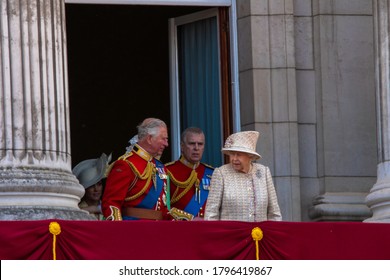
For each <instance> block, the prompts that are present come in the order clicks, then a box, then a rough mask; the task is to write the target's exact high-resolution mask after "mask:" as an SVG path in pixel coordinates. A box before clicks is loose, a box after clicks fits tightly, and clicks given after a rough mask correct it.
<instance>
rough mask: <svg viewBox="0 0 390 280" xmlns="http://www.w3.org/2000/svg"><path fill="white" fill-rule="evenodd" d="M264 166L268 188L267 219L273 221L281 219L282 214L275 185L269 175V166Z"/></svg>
mask: <svg viewBox="0 0 390 280" xmlns="http://www.w3.org/2000/svg"><path fill="white" fill-rule="evenodd" d="M265 168H266V175H265V176H266V178H265V180H266V184H267V190H268V209H267V219H268V220H273V221H281V220H282V214H281V213H280V208H279V203H278V198H277V196H276V191H275V186H274V183H273V179H272V176H271V171H270V170H269V167H265Z"/></svg>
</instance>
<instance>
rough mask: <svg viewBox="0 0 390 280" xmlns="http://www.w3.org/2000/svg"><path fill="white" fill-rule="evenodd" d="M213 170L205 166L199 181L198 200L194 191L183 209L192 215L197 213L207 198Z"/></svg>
mask: <svg viewBox="0 0 390 280" xmlns="http://www.w3.org/2000/svg"><path fill="white" fill-rule="evenodd" d="M213 172H214V169H212V168H209V167H206V169H205V170H204V174H203V177H202V180H201V181H200V184H199V190H200V201H198V199H197V197H198V195H197V194H196V193H195V195H193V196H192V198H191V200H190V202H189V203H188V204H187V206H186V207H185V208H184V209H183V210H184V211H185V212H187V213H190V214H192V215H194V217H196V216H197V215H198V213H199V210H200V208H201V207H202V206H203V204H204V203H205V202H206V200H207V196H208V195H209V186H210V181H211V175H212V174H213Z"/></svg>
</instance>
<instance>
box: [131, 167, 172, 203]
mask: <svg viewBox="0 0 390 280" xmlns="http://www.w3.org/2000/svg"><path fill="white" fill-rule="evenodd" d="M155 164H156V168H157V173H158V175H160V174H161V175H165V174H162V172H164V165H163V164H162V163H161V162H159V161H156V162H155ZM156 175H157V174H156ZM152 185H153V183H152ZM163 186H164V181H163V180H162V178H161V177H160V176H156V186H154V187H153V186H152V187H151V188H150V189H149V192H148V194H147V195H146V196H145V197H144V199H143V200H142V201H141V202H140V203H139V204H138V205H137V206H136V207H137V208H147V209H152V208H153V207H154V206H155V205H156V202H157V200H158V198H159V196H160V194H161V191H162V189H163Z"/></svg>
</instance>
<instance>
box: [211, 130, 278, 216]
mask: <svg viewBox="0 0 390 280" xmlns="http://www.w3.org/2000/svg"><path fill="white" fill-rule="evenodd" d="M258 138H259V133H258V132H257V131H243V132H238V133H234V134H232V135H230V136H229V137H228V138H227V139H226V142H225V146H224V147H223V149H222V152H223V153H224V154H227V155H228V156H229V161H230V163H228V164H225V165H223V166H221V167H218V168H215V170H214V173H213V175H212V178H211V185H210V191H209V196H208V199H207V204H206V212H205V220H236V221H245V222H260V221H265V220H274V221H280V220H282V215H281V213H280V208H279V204H278V199H277V196H276V192H275V188H274V184H273V180H272V176H271V172H270V170H269V168H268V167H267V166H264V165H262V164H259V163H254V162H253V161H254V160H256V159H259V158H261V156H260V155H259V154H258V153H256V144H257V139H258Z"/></svg>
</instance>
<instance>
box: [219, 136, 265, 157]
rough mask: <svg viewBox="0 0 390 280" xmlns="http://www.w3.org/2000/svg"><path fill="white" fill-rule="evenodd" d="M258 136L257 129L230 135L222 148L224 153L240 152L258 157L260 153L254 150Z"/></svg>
mask: <svg viewBox="0 0 390 280" xmlns="http://www.w3.org/2000/svg"><path fill="white" fill-rule="evenodd" d="M258 138H259V132H258V131H241V132H237V133H234V134H232V135H230V136H229V137H228V138H227V139H226V141H225V145H224V147H223V148H222V152H223V153H224V154H227V155H229V154H230V153H231V152H242V153H247V154H250V155H252V156H253V158H254V159H255V160H256V159H259V158H261V155H259V154H258V153H257V152H256V145H257V139H258Z"/></svg>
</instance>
